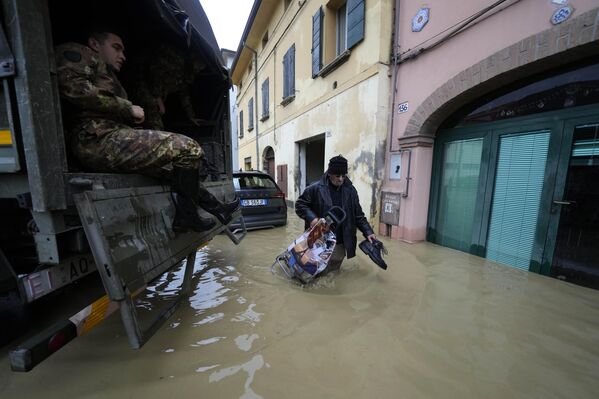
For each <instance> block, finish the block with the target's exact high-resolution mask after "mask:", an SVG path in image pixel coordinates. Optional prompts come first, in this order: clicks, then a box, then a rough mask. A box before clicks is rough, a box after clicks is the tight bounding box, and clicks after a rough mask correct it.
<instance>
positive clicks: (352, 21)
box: [347, 0, 365, 49]
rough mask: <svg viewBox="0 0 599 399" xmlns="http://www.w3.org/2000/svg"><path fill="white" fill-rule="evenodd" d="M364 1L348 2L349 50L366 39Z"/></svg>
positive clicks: (354, 0)
mask: <svg viewBox="0 0 599 399" xmlns="http://www.w3.org/2000/svg"><path fill="white" fill-rule="evenodd" d="M364 13H365V7H364V0H347V48H348V49H350V48H352V47H354V46H355V45H356V44H358V43H359V42H361V41H362V39H364Z"/></svg>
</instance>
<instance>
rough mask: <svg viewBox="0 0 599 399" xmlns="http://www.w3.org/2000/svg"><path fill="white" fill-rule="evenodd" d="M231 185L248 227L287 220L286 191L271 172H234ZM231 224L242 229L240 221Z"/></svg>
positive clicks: (266, 226)
mask: <svg viewBox="0 0 599 399" xmlns="http://www.w3.org/2000/svg"><path fill="white" fill-rule="evenodd" d="M233 186H234V187H235V192H236V193H237V196H238V197H239V198H240V199H241V214H242V215H243V220H244V222H245V226H246V228H247V229H248V230H254V229H263V228H269V227H277V226H285V225H286V224H287V203H286V202H285V193H284V192H283V191H282V190H281V189H280V188H279V186H278V185H277V183H276V182H275V181H274V179H273V178H272V177H271V176H269V175H268V174H266V173H263V172H260V171H245V172H244V171H241V172H234V173H233ZM231 228H234V229H241V223H240V222H234V223H233V224H231Z"/></svg>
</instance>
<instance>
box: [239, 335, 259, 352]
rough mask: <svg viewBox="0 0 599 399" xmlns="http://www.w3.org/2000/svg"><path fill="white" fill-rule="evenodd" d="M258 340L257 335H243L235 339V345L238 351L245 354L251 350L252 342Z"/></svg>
mask: <svg viewBox="0 0 599 399" xmlns="http://www.w3.org/2000/svg"><path fill="white" fill-rule="evenodd" d="M258 338H260V337H259V336H258V334H252V335H248V334H243V335H240V336H239V337H237V338H235V344H236V345H237V347H238V348H239V349H241V350H242V351H245V352H247V351H249V350H250V349H252V342H254V340H256V339H258Z"/></svg>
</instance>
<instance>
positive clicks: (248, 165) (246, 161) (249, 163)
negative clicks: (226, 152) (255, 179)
mask: <svg viewBox="0 0 599 399" xmlns="http://www.w3.org/2000/svg"><path fill="white" fill-rule="evenodd" d="M243 164H244V168H245V170H252V157H247V158H244V159H243Z"/></svg>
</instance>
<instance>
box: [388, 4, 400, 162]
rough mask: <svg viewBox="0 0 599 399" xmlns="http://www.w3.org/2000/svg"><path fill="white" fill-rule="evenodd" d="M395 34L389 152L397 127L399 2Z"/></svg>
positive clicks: (396, 10)
mask: <svg viewBox="0 0 599 399" xmlns="http://www.w3.org/2000/svg"><path fill="white" fill-rule="evenodd" d="M394 22H395V24H394V25H395V26H394V29H395V32H394V34H393V43H391V46H392V48H393V58H392V60H391V63H390V65H391V68H393V69H392V70H391V76H392V78H391V90H393V95H392V97H391V112H390V113H391V120H390V122H389V152H393V126H394V125H395V123H394V122H395V97H396V95H397V87H396V86H397V70H398V68H399V64H398V63H397V58H398V57H399V0H396V1H395V21H394Z"/></svg>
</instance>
